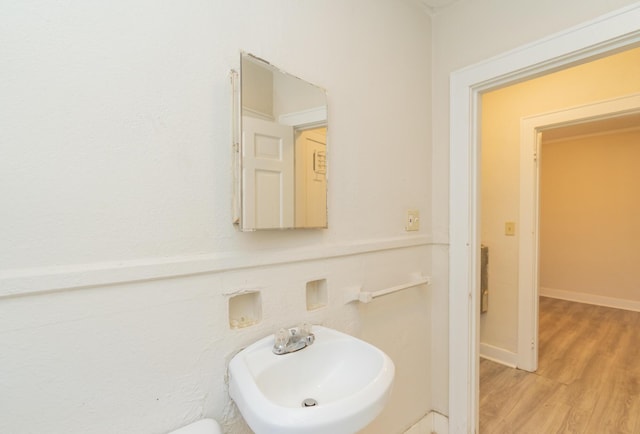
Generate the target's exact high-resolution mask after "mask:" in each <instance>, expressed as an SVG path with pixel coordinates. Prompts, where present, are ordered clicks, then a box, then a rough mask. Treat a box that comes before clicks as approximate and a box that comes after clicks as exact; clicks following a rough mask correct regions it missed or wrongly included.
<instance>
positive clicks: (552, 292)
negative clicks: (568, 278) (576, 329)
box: [539, 288, 640, 312]
mask: <svg viewBox="0 0 640 434" xmlns="http://www.w3.org/2000/svg"><path fill="white" fill-rule="evenodd" d="M539 295H541V296H543V297H551V298H559V299H561V300H567V301H575V302H578V303H586V304H595V305H598V306H605V307H614V308H616V309H624V310H632V311H635V312H640V301H637V300H626V299H624V298H614V297H605V296H603V295H595V294H586V293H584V292H575V291H565V290H563V289H553V288H540V291H539Z"/></svg>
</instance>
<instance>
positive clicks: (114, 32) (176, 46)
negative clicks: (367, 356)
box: [0, 0, 432, 433]
mask: <svg viewBox="0 0 640 434" xmlns="http://www.w3.org/2000/svg"><path fill="white" fill-rule="evenodd" d="M0 21H1V25H0V29H1V30H0V32H1V33H0V40H2V43H1V44H0V99H1V100H2V104H0V122H1V124H2V128H0V148H1V153H2V158H1V159H0V176H1V182H0V198H1V200H2V212H1V214H0V240H1V241H2V242H1V243H0V264H1V270H0V273H1V274H0V295H3V297H2V298H0V348H2V351H0V366H2V369H1V370H0V385H1V387H0V409H2V410H1V413H2V417H0V432H11V433H26V432H48V433H103V432H104V433H107V432H132V433H133V432H135V433H160V432H164V431H166V430H169V429H173V428H176V427H178V426H180V425H182V424H184V423H187V422H190V421H192V420H195V419H198V418H200V417H202V416H211V417H215V418H217V419H218V420H220V421H221V422H223V423H224V425H225V427H226V430H227V432H233V433H240V432H244V431H245V429H246V428H244V427H243V424H242V422H241V420H240V419H239V418H238V417H237V415H236V414H234V411H233V407H232V406H231V405H230V403H229V399H228V395H227V392H226V389H225V385H224V376H225V372H226V363H227V361H228V359H229V358H230V357H231V355H232V354H233V353H234V352H235V351H237V350H239V349H240V348H242V347H243V346H244V345H246V344H248V343H250V342H252V341H254V340H256V339H257V338H259V337H262V336H264V335H265V334H268V333H271V332H272V331H273V330H274V329H276V328H277V327H280V326H286V325H291V324H294V323H296V322H298V321H300V320H303V319H305V320H311V321H312V322H322V323H324V324H326V325H328V326H333V327H336V328H338V329H341V330H345V331H347V332H350V333H353V334H356V335H359V336H363V337H366V338H367V339H368V340H370V341H372V342H374V343H375V344H376V345H378V346H380V347H381V348H382V349H383V350H385V351H387V352H388V353H389V354H390V355H391V356H392V357H393V358H394V361H395V362H396V367H397V372H398V382H397V383H396V387H395V388H394V394H393V400H392V402H391V403H390V404H389V406H388V407H387V409H386V410H385V413H384V414H383V415H382V416H381V417H380V418H379V419H378V420H376V422H374V424H373V425H372V426H371V427H370V428H369V429H368V430H367V432H372V433H373V432H400V431H402V430H404V429H405V428H407V427H409V426H411V425H412V424H413V423H414V422H416V421H417V420H418V419H420V417H422V416H423V415H424V414H426V413H427V412H428V411H429V410H430V409H431V407H432V405H431V393H430V389H431V387H430V357H429V350H430V341H429V339H430V338H429V337H430V334H431V332H430V320H429V301H430V300H429V299H430V296H429V293H428V291H426V290H425V289H424V288H416V289H413V290H409V291H408V292H407V293H405V294H398V295H396V296H390V298H387V299H385V300H380V301H379V302H377V303H376V304H375V305H373V304H372V305H370V306H361V307H358V306H344V305H343V304H342V302H341V292H342V291H343V290H344V289H345V288H347V287H349V286H353V285H360V284H363V285H365V287H367V288H371V289H380V288H383V287H385V286H390V285H396V284H399V283H403V282H404V281H406V280H407V279H408V278H409V274H410V273H412V272H415V271H420V272H423V273H426V274H429V272H430V270H429V266H430V263H431V259H430V247H429V243H430V241H431V237H430V227H431V224H430V210H429V208H428V206H429V205H430V203H431V199H430V194H431V193H430V192H431V187H430V182H431V181H430V180H431V174H430V172H429V170H426V169H425V168H428V167H430V166H431V161H430V134H431V128H430V119H431V105H430V101H431V96H430V91H431V90H430V89H431V88H430V83H431V78H430V74H431V61H430V55H431V53H430V46H431V36H430V35H431V27H430V18H429V17H428V15H426V14H424V13H423V11H422V10H421V9H420V7H419V6H418V5H417V4H416V3H414V2H411V1H407V2H396V1H388V0H375V1H365V0H356V1H350V2H340V1H331V2H325V1H319V0H318V1H316V0H313V1H307V2H298V1H293V0H278V1H271V2H261V1H257V0H255V1H243V2H236V1H232V0H224V1H216V2H204V1H191V2H179V3H177V2H174V3H171V2H169V3H166V2H164V3H158V2H154V1H150V0H135V1H126V2H125V1H114V2H98V1H89V2H87V1H71V2H66V3H65V4H64V5H61V4H57V3H55V4H54V3H51V2H46V1H41V0H27V1H22V2H10V3H8V4H5V5H3V13H2V15H1V16H0ZM240 50H245V51H248V52H252V53H254V54H256V55H258V56H260V57H263V58H265V59H268V60H270V61H271V62H273V63H274V64H276V65H278V66H280V67H282V68H283V69H285V70H288V71H289V72H291V73H292V74H294V75H297V76H300V77H303V78H305V79H307V80H308V81H310V82H312V83H315V84H318V85H320V86H322V87H324V88H326V89H327V90H328V97H329V117H330V130H329V135H328V140H329V156H328V160H329V167H330V169H329V215H330V220H329V225H330V229H329V230H320V231H318V230H309V231H295V232H288V231H287V232H269V233H238V232H237V231H236V230H235V229H234V228H233V226H232V225H231V223H230V222H231V191H232V176H231V168H232V152H231V146H230V141H231V128H230V114H231V112H230V85H229V80H228V74H229V70H230V69H232V68H235V69H237V68H238V66H239V51H240ZM372 125H373V126H375V127H373V128H372ZM407 208H418V209H420V210H421V211H422V222H421V223H422V229H421V231H420V232H418V233H406V232H405V231H404V217H405V213H406V210H407ZM318 278H326V279H327V286H328V292H329V305H328V306H327V307H326V308H325V309H322V310H319V311H315V312H307V311H306V308H305V300H304V293H305V283H306V282H307V281H308V280H313V279H318ZM243 288H258V289H260V290H261V291H262V294H263V297H262V298H263V306H262V308H263V320H262V323H260V324H259V325H257V326H253V327H248V328H246V329H242V330H230V329H229V326H228V319H227V302H228V297H229V296H228V295H226V294H228V293H229V292H233V291H237V290H239V289H243ZM31 291H45V292H39V293H37V294H31V295H28V294H26V293H28V292H31ZM46 291H49V292H46ZM11 294H14V295H11ZM15 294H18V295H15ZM378 331H379V332H378ZM399 336H400V337H402V338H401V339H398V337H399Z"/></svg>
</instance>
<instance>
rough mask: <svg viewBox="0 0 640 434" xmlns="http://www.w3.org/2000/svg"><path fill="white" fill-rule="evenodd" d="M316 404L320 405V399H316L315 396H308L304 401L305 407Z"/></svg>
mask: <svg viewBox="0 0 640 434" xmlns="http://www.w3.org/2000/svg"><path fill="white" fill-rule="evenodd" d="M316 405H318V401H316V400H315V399H313V398H307V399H305V400H304V401H302V406H303V407H315V406H316Z"/></svg>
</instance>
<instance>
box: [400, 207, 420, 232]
mask: <svg viewBox="0 0 640 434" xmlns="http://www.w3.org/2000/svg"><path fill="white" fill-rule="evenodd" d="M404 230H405V231H419V230H420V211H418V210H417V209H410V210H408V211H407V226H405V228H404Z"/></svg>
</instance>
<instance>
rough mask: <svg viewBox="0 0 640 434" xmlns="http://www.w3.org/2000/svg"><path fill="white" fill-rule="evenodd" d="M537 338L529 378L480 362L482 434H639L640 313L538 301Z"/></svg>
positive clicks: (565, 302) (544, 299) (561, 302)
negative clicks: (533, 368)
mask: <svg viewBox="0 0 640 434" xmlns="http://www.w3.org/2000/svg"><path fill="white" fill-rule="evenodd" d="M539 339H540V341H539V355H538V357H539V358H538V371H537V372H535V373H529V372H525V371H520V370H517V369H511V368H508V367H506V366H503V365H500V364H497V363H494V362H491V361H488V360H485V359H481V361H480V433H481V434H495V433H500V434H521V433H523V434H526V433H535V434H546V433H584V434H587V433H588V434H603V433H637V434H640V312H630V311H625V310H619V309H612V308H606V307H601V306H592V305H588V304H581V303H573V302H569V301H564V300H557V299H552V298H545V297H541V298H540V325H539Z"/></svg>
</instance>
